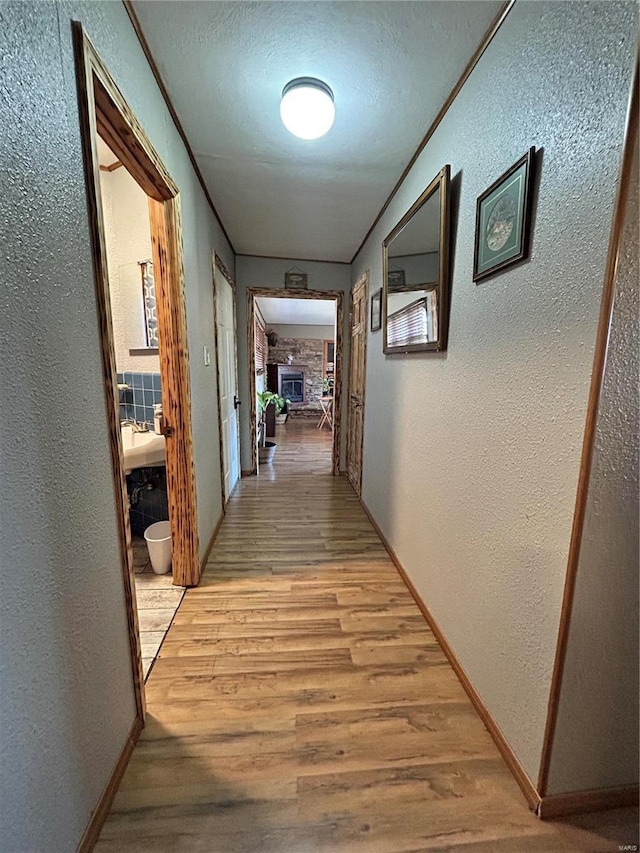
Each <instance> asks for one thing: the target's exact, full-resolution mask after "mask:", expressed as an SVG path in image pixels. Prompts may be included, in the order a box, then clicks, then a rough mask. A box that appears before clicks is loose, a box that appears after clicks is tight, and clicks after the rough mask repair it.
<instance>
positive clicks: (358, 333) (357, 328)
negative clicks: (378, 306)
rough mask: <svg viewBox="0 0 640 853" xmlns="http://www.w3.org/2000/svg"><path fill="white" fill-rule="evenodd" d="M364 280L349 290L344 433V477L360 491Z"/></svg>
mask: <svg viewBox="0 0 640 853" xmlns="http://www.w3.org/2000/svg"><path fill="white" fill-rule="evenodd" d="M367 281H368V275H366V274H365V275H364V276H362V278H361V279H359V280H358V281H357V282H356V284H355V286H354V288H353V290H352V292H351V314H350V317H351V356H350V362H349V421H348V432H347V476H348V478H349V481H350V482H351V485H352V486H353V488H354V489H355V492H356V494H357V495H358V496H360V492H361V491H362V439H363V435H364V390H365V373H366V363H367Z"/></svg>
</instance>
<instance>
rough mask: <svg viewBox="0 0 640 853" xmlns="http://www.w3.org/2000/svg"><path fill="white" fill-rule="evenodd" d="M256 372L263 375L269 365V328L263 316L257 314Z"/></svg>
mask: <svg viewBox="0 0 640 853" xmlns="http://www.w3.org/2000/svg"><path fill="white" fill-rule="evenodd" d="M255 339H256V373H257V374H258V375H259V376H260V375H262V374H263V373H264V372H265V370H266V367H267V330H266V328H265V325H264V323H263V322H262V320H261V318H260V317H258V316H256V327H255Z"/></svg>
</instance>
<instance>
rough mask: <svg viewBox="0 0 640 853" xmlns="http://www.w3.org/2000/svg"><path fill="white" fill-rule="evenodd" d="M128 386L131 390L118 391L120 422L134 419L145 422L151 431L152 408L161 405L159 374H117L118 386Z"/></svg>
mask: <svg viewBox="0 0 640 853" xmlns="http://www.w3.org/2000/svg"><path fill="white" fill-rule="evenodd" d="M121 384H125V385H128V386H129V388H130V389H131V390H127V391H120V392H119V395H118V396H119V400H120V420H121V421H123V420H124V419H125V418H135V420H136V421H138V422H139V423H142V421H146V422H147V423H148V424H149V425H150V426H151V428H152V429H153V407H154V406H155V405H156V404H157V403H162V389H161V386H160V374H159V373H129V372H126V373H118V385H121Z"/></svg>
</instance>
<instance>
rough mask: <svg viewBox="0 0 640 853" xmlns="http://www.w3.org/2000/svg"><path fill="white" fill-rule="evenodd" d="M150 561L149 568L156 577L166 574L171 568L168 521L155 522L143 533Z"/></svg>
mask: <svg viewBox="0 0 640 853" xmlns="http://www.w3.org/2000/svg"><path fill="white" fill-rule="evenodd" d="M144 538H145V539H146V540H147V548H148V549H149V558H150V559H151V568H152V569H153V571H154V572H155V573H156V574H157V575H164V574H166V573H167V572H168V571H169V569H170V568H171V525H170V524H169V522H168V521H156V523H155V524H152V525H151V526H150V527H147V529H146V530H145V532H144Z"/></svg>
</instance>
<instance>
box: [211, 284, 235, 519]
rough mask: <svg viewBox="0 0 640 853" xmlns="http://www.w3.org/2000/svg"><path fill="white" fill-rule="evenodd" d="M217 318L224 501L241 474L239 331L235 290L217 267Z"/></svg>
mask: <svg viewBox="0 0 640 853" xmlns="http://www.w3.org/2000/svg"><path fill="white" fill-rule="evenodd" d="M215 283H216V322H217V327H218V328H217V340H218V353H217V355H218V383H219V399H220V423H221V427H222V435H221V439H222V467H223V483H224V499H225V502H226V501H227V500H228V499H229V496H230V495H231V493H232V492H233V490H234V488H235V485H236V483H237V481H238V477H239V475H240V455H239V452H238V419H237V412H236V409H237V405H238V404H237V400H238V385H237V369H236V332H235V322H234V308H233V305H234V294H233V288H232V287H231V285H230V284H229V282H228V281H227V280H226V278H224V276H222V275H221V274H220V272H219V271H218V270H217V269H216V272H215Z"/></svg>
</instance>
